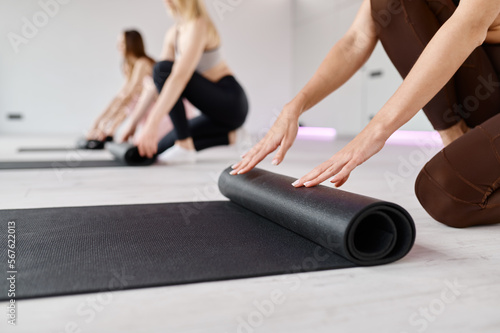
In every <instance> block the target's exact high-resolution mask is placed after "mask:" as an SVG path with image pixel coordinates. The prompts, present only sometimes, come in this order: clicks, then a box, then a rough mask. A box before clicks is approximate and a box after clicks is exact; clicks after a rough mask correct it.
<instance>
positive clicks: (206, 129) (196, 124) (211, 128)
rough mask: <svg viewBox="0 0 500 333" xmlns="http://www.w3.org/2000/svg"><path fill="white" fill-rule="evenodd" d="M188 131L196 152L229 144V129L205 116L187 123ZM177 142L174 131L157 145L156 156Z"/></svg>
mask: <svg viewBox="0 0 500 333" xmlns="http://www.w3.org/2000/svg"><path fill="white" fill-rule="evenodd" d="M189 131H190V132H191V133H193V143H194V146H195V149H196V150H197V151H201V150H203V149H207V148H211V147H215V146H225V145H228V144H229V132H230V129H228V127H226V126H223V125H220V124H218V123H215V122H213V121H212V120H211V119H210V118H209V117H207V116H205V115H201V116H199V117H196V118H194V119H191V120H190V121H189ZM177 140H178V138H177V135H176V133H175V132H174V131H172V132H170V133H169V134H167V135H166V136H165V137H164V138H163V139H162V140H161V141H160V143H159V144H158V154H161V153H163V152H165V151H166V150H167V149H169V148H171V147H173V146H174V144H175V143H176V141H177Z"/></svg>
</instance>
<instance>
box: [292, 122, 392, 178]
mask: <svg viewBox="0 0 500 333" xmlns="http://www.w3.org/2000/svg"><path fill="white" fill-rule="evenodd" d="M386 140H387V137H386V136H385V135H382V133H377V132H376V131H375V130H373V129H370V128H369V127H367V128H365V129H364V130H363V131H362V132H361V133H360V134H359V135H358V136H356V137H355V138H354V140H352V141H351V142H350V143H349V144H348V145H347V146H345V147H344V148H343V149H342V150H340V151H339V152H338V153H336V154H335V155H333V156H332V157H331V158H330V159H329V160H328V161H326V162H324V163H322V164H321V165H319V166H317V167H316V168H315V169H314V170H312V171H311V172H309V173H308V174H307V175H305V176H304V177H302V178H300V179H298V180H297V181H296V182H294V183H293V184H292V185H293V186H295V187H302V186H305V187H313V186H316V185H318V184H320V183H322V182H324V181H325V180H327V179H328V178H331V177H333V178H332V179H331V180H330V182H331V183H333V184H335V186H336V187H340V186H342V185H344V184H345V182H346V181H347V179H349V175H350V174H351V172H352V171H353V170H354V169H355V168H356V167H357V166H359V165H361V164H363V163H364V162H366V161H367V160H368V159H369V158H370V157H372V156H373V155H375V154H376V153H378V152H379V151H380V150H382V148H383V147H384V144H385V141H386Z"/></svg>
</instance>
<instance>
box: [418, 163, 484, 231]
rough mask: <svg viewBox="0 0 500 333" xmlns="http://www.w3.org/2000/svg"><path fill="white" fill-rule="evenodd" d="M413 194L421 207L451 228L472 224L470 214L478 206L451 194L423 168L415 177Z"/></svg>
mask: <svg viewBox="0 0 500 333" xmlns="http://www.w3.org/2000/svg"><path fill="white" fill-rule="evenodd" d="M415 194H416V196H417V199H418V201H419V202H420V204H421V205H422V207H423V208H424V209H425V210H426V211H427V213H428V214H429V215H430V216H431V217H432V218H434V219H435V220H436V221H438V222H441V223H443V224H445V225H447V226H449V227H453V228H466V227H470V226H472V225H474V223H473V220H471V217H473V216H471V215H473V212H474V210H477V209H478V206H476V205H474V204H472V203H468V202H464V201H462V200H459V199H457V198H454V197H453V196H451V195H450V194H449V193H448V192H447V191H445V190H444V189H442V188H441V187H440V186H439V185H438V184H437V183H436V182H435V181H434V179H433V178H432V176H431V175H429V174H428V172H427V170H426V169H425V168H424V169H423V170H422V171H421V172H420V174H419V175H418V177H417V181H416V183H415Z"/></svg>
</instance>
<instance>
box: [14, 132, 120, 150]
mask: <svg viewBox="0 0 500 333" xmlns="http://www.w3.org/2000/svg"><path fill="white" fill-rule="evenodd" d="M112 141H113V137H111V136H108V137H106V139H105V140H104V141H99V140H87V139H86V138H81V139H78V141H77V142H76V145H75V146H73V147H23V148H19V149H18V152H20V153H33V152H35V153H36V152H39V153H43V152H61V151H72V150H103V149H104V147H105V145H106V142H112Z"/></svg>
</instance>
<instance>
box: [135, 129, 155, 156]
mask: <svg viewBox="0 0 500 333" xmlns="http://www.w3.org/2000/svg"><path fill="white" fill-rule="evenodd" d="M137 147H138V148H139V154H140V155H141V156H142V157H147V158H153V157H154V156H155V155H156V153H157V152H158V128H152V127H151V126H145V127H144V128H143V130H142V131H141V135H140V137H139V143H138V145H137Z"/></svg>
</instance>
